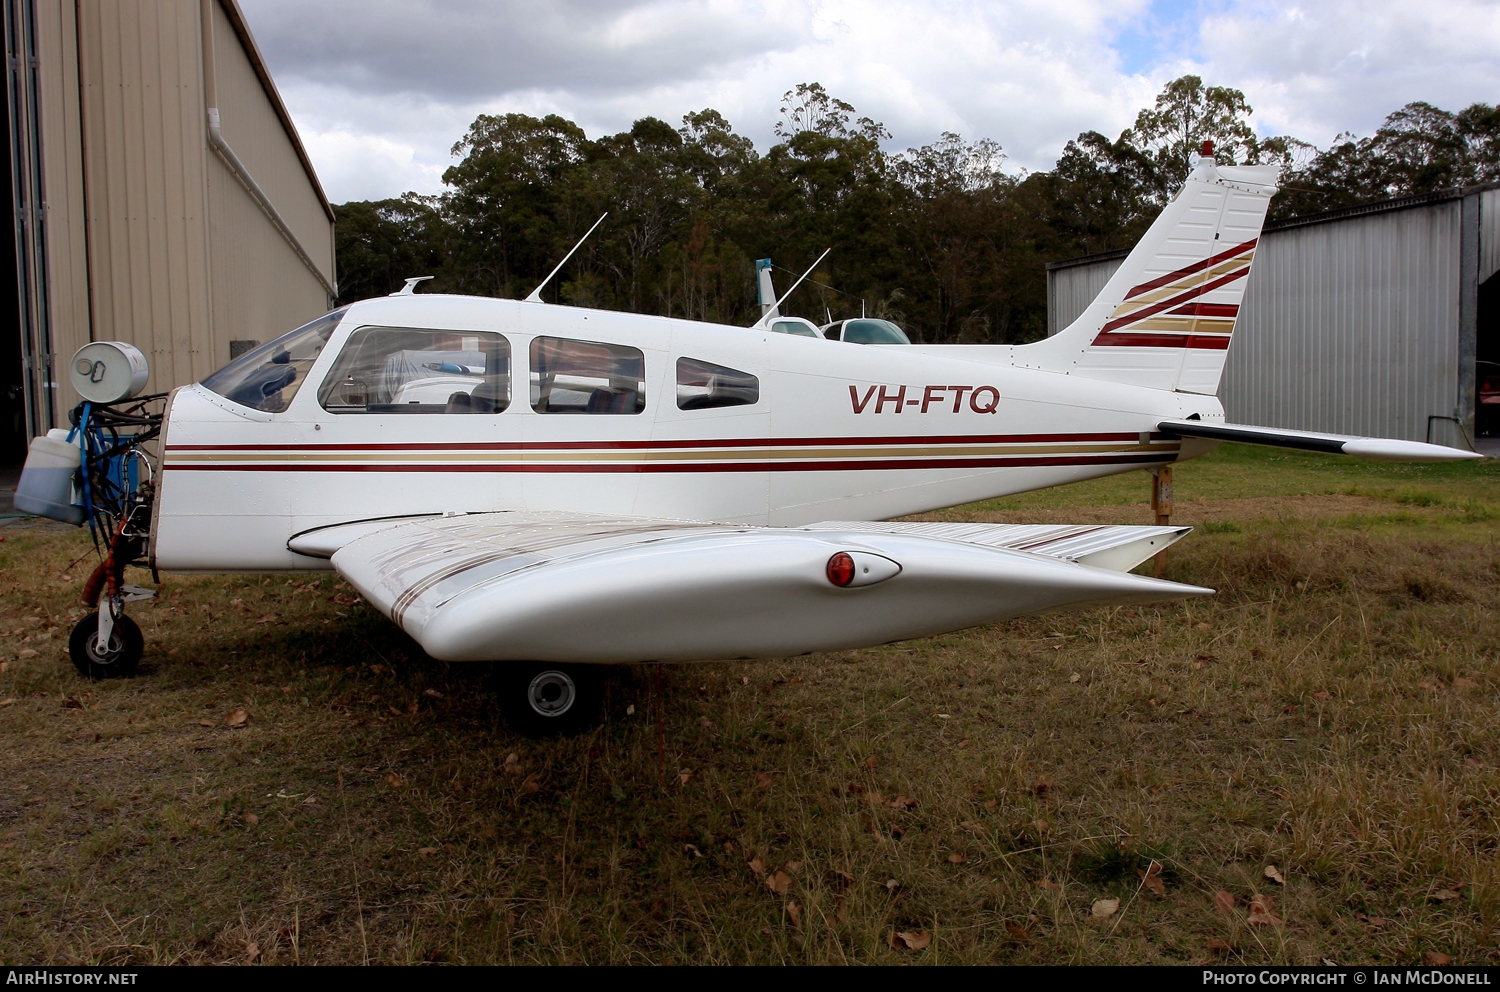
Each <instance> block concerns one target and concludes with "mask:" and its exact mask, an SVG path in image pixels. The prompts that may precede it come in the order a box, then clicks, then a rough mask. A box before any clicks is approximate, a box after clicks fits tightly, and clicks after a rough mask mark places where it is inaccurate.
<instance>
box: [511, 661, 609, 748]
mask: <svg viewBox="0 0 1500 992" xmlns="http://www.w3.org/2000/svg"><path fill="white" fill-rule="evenodd" d="M500 682H501V691H500V708H501V710H502V711H503V712H504V713H505V719H506V720H507V721H508V722H509V723H510V725H511V726H512V727H513V728H515V729H516V730H517V731H519V732H520V733H522V734H525V735H526V736H527V737H553V736H557V735H567V734H576V733H578V732H579V731H581V730H586V729H588V728H589V727H591V726H593V725H594V724H595V723H597V722H598V719H599V704H600V701H601V697H602V693H601V692H600V685H599V676H598V675H597V673H595V672H594V671H592V670H591V666H587V665H553V664H533V665H517V664H514V663H503V662H502V664H501V672H500Z"/></svg>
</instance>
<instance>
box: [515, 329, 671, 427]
mask: <svg viewBox="0 0 1500 992" xmlns="http://www.w3.org/2000/svg"><path fill="white" fill-rule="evenodd" d="M531 408H532V409H533V410H535V411H536V412H537V413H598V414H610V413H640V412H641V411H642V410H644V409H646V356H645V355H643V354H642V353H641V351H640V349H638V348H628V347H626V346H624V345H618V344H604V343H602V342H599V341H574V340H572V339H570V338H532V339H531Z"/></svg>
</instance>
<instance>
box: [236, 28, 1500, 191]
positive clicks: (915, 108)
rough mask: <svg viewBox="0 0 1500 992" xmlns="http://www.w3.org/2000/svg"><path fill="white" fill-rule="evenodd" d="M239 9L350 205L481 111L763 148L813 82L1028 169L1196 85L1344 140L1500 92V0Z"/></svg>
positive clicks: (443, 145)
mask: <svg viewBox="0 0 1500 992" xmlns="http://www.w3.org/2000/svg"><path fill="white" fill-rule="evenodd" d="M1200 3H1201V4H1213V6H1212V8H1211V9H1209V12H1208V13H1206V14H1201V15H1200V14H1199V13H1198V11H1199V10H1200V7H1199V4H1200ZM242 4H243V6H244V8H245V10H246V14H247V17H248V18H249V20H250V23H251V27H252V29H253V30H254V31H255V32H256V37H257V40H258V41H259V42H260V44H261V46H262V48H263V49H264V51H265V53H266V56H267V60H268V61H269V62H270V64H271V69H272V72H273V73H274V74H275V76H276V79H277V82H278V85H279V86H280V87H281V89H282V92H283V94H284V96H285V97H286V100H287V103H288V105H289V107H290V108H291V110H292V113H293V116H294V117H295V118H296V120H297V122H298V126H299V128H300V129H301V130H302V132H303V136H304V139H305V140H306V142H307V144H308V147H309V151H310V153H311V154H312V156H313V160H314V162H315V164H316V165H317V167H318V169H319V173H320V175H321V177H322V179H323V181H324V185H325V187H326V188H327V190H328V193H329V196H330V197H331V198H332V199H333V200H334V201H335V202H339V201H342V200H347V199H356V198H361V199H362V198H374V197H382V196H393V195H397V194H399V193H401V192H403V191H404V190H406V189H415V190H417V191H419V192H436V191H438V190H439V189H440V188H441V175H442V171H443V169H444V168H446V167H447V166H448V165H449V164H451V159H450V157H449V154H448V150H449V148H450V147H451V146H452V145H453V143H454V142H455V141H456V140H457V139H458V138H459V137H460V136H461V135H462V134H463V132H464V130H465V128H466V127H467V126H468V124H469V123H470V122H471V121H472V120H473V119H474V117H475V116H476V115H477V114H478V113H481V112H487V113H503V112H507V111H521V112H525V113H533V114H540V113H551V112H555V113H559V114H562V115H564V116H566V117H568V118H570V119H572V120H574V121H577V122H578V123H579V124H581V125H582V126H583V127H584V128H585V129H586V130H587V131H588V133H589V134H591V135H597V134H600V133H606V132H612V131H618V130H623V129H625V128H628V127H629V126H630V123H631V121H633V120H635V119H637V118H639V117H642V116H646V115H654V116H657V117H661V118H663V119H665V120H667V121H669V122H672V123H676V121H677V120H678V118H680V116H681V115H682V114H683V113H685V112H687V111H690V110H700V109H702V108H704V107H714V108H715V109H717V110H719V111H720V112H722V113H723V114H724V115H725V116H726V117H727V118H729V120H730V121H731V122H732V123H733V124H734V125H735V127H736V128H737V129H738V130H739V131H740V132H741V133H744V134H747V135H749V136H750V137H751V138H753V139H755V141H756V143H757V144H758V145H760V146H761V147H762V148H764V147H766V146H768V145H769V144H770V143H771V141H772V140H773V138H772V128H773V126H774V124H775V120H776V113H777V107H778V104H779V100H780V96H781V94H782V93H783V92H784V91H786V90H788V89H790V88H791V87H793V86H794V85H796V84H797V83H799V82H810V81H814V80H816V81H819V82H821V83H823V84H824V85H825V86H826V87H827V88H828V89H829V91H830V92H832V93H833V94H834V95H836V96H838V97H840V98H842V99H844V100H847V101H849V102H850V103H852V104H854V105H855V107H856V108H857V109H858V110H859V112H860V113H861V114H864V115H868V116H870V117H873V118H875V119H876V120H880V121H883V122H884V123H885V124H886V126H887V127H888V128H889V129H890V130H891V131H892V132H893V135H894V137H893V139H892V141H891V142H890V145H891V147H893V148H898V149H899V148H905V147H908V146H912V145H920V144H926V143H929V142H931V141H933V140H935V139H936V138H937V137H938V135H939V134H940V133H941V132H943V131H956V132H958V133H960V134H963V135H964V136H965V137H968V138H977V137H989V138H994V139H996V140H998V141H1000V142H1001V144H1002V145H1004V146H1005V150H1006V152H1007V154H1008V155H1009V156H1010V162H1011V164H1012V166H1015V167H1024V168H1030V169H1045V168H1050V167H1051V165H1052V163H1053V161H1055V159H1056V156H1057V154H1058V152H1060V151H1061V149H1062V146H1063V145H1064V144H1065V143H1066V142H1067V141H1068V139H1070V138H1072V137H1074V136H1075V135H1077V134H1078V133H1079V132H1080V131H1083V130H1088V129H1093V130H1099V131H1103V132H1104V133H1106V134H1109V135H1110V136H1113V135H1115V134H1117V133H1118V132H1119V131H1120V130H1121V129H1122V128H1124V127H1126V126H1128V125H1129V124H1130V122H1131V121H1132V120H1133V119H1134V117H1135V113H1136V111H1137V110H1138V109H1139V108H1141V107H1143V106H1146V105H1148V104H1149V103H1150V102H1151V100H1152V98H1153V97H1154V96H1155V94H1156V93H1157V92H1158V90H1159V89H1160V87H1161V85H1162V84H1163V83H1164V82H1166V81H1167V80H1168V79H1171V78H1173V77H1174V76H1176V75H1178V74H1180V73H1181V72H1184V71H1194V72H1199V73H1200V74H1202V75H1204V76H1205V78H1207V79H1208V80H1209V81H1210V82H1214V83H1217V84H1220V85H1228V86H1236V87H1239V88H1240V89H1243V90H1244V91H1245V92H1246V95H1247V97H1249V99H1250V102H1251V104H1252V105H1254V106H1255V108H1256V111H1257V113H1256V118H1257V123H1258V125H1259V126H1260V128H1261V130H1262V131H1263V132H1269V133H1288V132H1290V133H1292V134H1295V135H1297V136H1299V137H1303V138H1304V139H1306V140H1311V141H1316V142H1318V143H1325V144H1326V143H1327V141H1328V140H1329V139H1331V138H1332V137H1333V135H1334V134H1335V133H1337V132H1338V131H1340V130H1343V129H1345V128H1351V129H1354V130H1356V131H1360V132H1362V133H1368V132H1369V131H1370V130H1371V129H1372V128H1373V127H1374V126H1375V125H1376V124H1378V123H1379V121H1380V119H1381V118H1383V117H1384V115H1385V114H1387V113H1389V112H1390V111H1391V110H1394V109H1395V108H1397V107H1399V106H1401V105H1402V104H1404V103H1406V102H1408V101H1409V100H1413V99H1427V100H1431V101H1432V102H1435V103H1438V104H1439V105H1441V106H1445V107H1450V108H1456V107H1459V106H1464V105H1467V104H1468V103H1470V102H1473V101H1474V100H1476V99H1493V98H1494V94H1495V93H1496V92H1497V91H1500V68H1497V60H1496V59H1495V58H1494V55H1493V53H1494V52H1495V51H1500V7H1496V6H1495V5H1494V4H1492V3H1485V2H1481V0H1444V3H1443V5H1442V6H1440V7H1439V6H1437V5H1434V4H1427V5H1418V4H1417V3H1415V2H1413V0H1404V2H1400V0H1371V2H1362V3H1354V2H1353V0H1332V2H1329V3H1326V4H1316V5H1307V6H1303V5H1299V4H1298V3H1297V2H1296V0H1274V2H1271V3H1269V4H1266V3H1255V4H1253V5H1252V4H1251V3H1248V2H1240V0H1193V2H1190V3H1188V4H1181V3H1174V2H1173V0H1155V2H1154V3H1153V0H991V2H959V0H938V2H925V3H923V2H915V0H675V2H674V0H556V2H551V3H548V2H542V0H492V2H486V0H426V2H425V3H421V4H413V3H410V2H406V0H366V2H361V3H353V2H352V0H242ZM1142 37H1145V38H1147V39H1150V38H1158V37H1159V38H1167V37H1170V38H1171V40H1172V41H1171V44H1167V45H1162V46H1161V48H1160V49H1159V50H1160V51H1161V52H1162V53H1163V55H1165V56H1166V57H1168V58H1170V59H1171V61H1169V62H1168V61H1160V60H1158V61H1154V62H1151V63H1150V64H1147V65H1141V64H1140V62H1141V51H1143V49H1139V44H1140V39H1141V38H1142ZM1131 45H1136V46H1137V47H1136V48H1130V50H1129V51H1126V49H1127V48H1129V46H1131ZM1122 52H1123V53H1124V54H1123V55H1122ZM1151 58H1152V59H1159V57H1158V56H1156V55H1155V54H1151ZM1126 64H1131V65H1133V66H1137V67H1138V69H1139V71H1136V72H1126V71H1124V69H1123V68H1122V66H1124V65H1126Z"/></svg>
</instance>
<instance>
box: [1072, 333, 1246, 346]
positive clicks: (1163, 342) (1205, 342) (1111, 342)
mask: <svg viewBox="0 0 1500 992" xmlns="http://www.w3.org/2000/svg"><path fill="white" fill-rule="evenodd" d="M1093 346H1094V347H1095V348H1105V347H1109V348H1204V349H1207V350H1209V351H1224V350H1225V349H1226V348H1228V347H1229V335H1228V334H1160V333H1156V332H1152V333H1149V334H1146V333H1129V332H1127V333H1120V332H1115V333H1113V334H1111V333H1109V332H1108V331H1106V332H1105V333H1103V334H1100V335H1099V336H1098V337H1097V338H1095V339H1094V345H1093Z"/></svg>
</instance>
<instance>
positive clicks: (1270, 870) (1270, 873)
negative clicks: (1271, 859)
mask: <svg viewBox="0 0 1500 992" xmlns="http://www.w3.org/2000/svg"><path fill="white" fill-rule="evenodd" d="M1266 877H1267V878H1269V879H1270V880H1271V881H1273V882H1275V883H1276V884H1277V885H1285V884H1286V879H1285V878H1283V877H1282V874H1281V869H1279V868H1277V867H1276V866H1275V865H1266Z"/></svg>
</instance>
